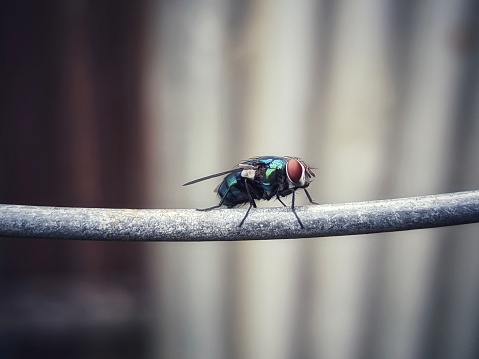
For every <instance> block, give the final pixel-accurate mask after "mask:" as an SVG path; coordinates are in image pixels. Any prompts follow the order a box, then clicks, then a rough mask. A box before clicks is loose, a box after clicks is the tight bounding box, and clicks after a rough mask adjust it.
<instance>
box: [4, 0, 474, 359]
mask: <svg viewBox="0 0 479 359" xmlns="http://www.w3.org/2000/svg"><path fill="white" fill-rule="evenodd" d="M478 5H479V3H478V2H477V1H476V0H440V1H432V0H430V1H421V2H419V1H402V0H386V1H379V0H363V1H349V2H348V1H333V0H319V1H314V0H298V1H288V0H279V1H267V0H265V1H233V0H180V1H160V0H157V1H155V0H140V1H136V2H132V1H108V0H101V1H88V0H72V1H49V2H35V1H32V0H27V1H21V2H8V3H7V2H4V4H2V5H1V6H0V49H1V55H0V73H1V85H0V146H1V147H0V202H2V203H15V204H33V205H58V206H86V207H130V208H194V207H207V206H212V205H214V204H215V203H217V202H216V201H217V199H216V197H215V194H214V193H213V192H212V190H213V188H214V187H215V186H216V185H217V183H218V181H217V180H210V181H206V182H203V183H199V184H197V185H195V186H190V187H185V188H184V187H181V184H182V183H184V182H186V181H188V180H191V179H194V178H197V177H201V176H204V175H207V174H211V173H215V172H219V171H223V170H226V169H229V168H231V167H232V166H233V165H235V164H236V163H237V162H238V161H240V160H243V159H245V158H248V157H251V156H256V155H269V154H275V155H294V156H300V157H301V158H303V159H304V160H306V161H307V162H308V163H310V164H311V165H313V166H314V167H317V168H318V169H317V170H316V173H317V177H316V180H315V182H313V184H312V185H311V186H310V193H311V194H312V196H313V197H314V198H315V199H316V200H318V201H319V202H321V203H339V202H351V201H360V200H374V199H382V198H394V197H404V196H415V195H426V194H435V193H442V192H449V191H461V190H470V189H478V188H479V166H478V163H479V101H478V99H479V87H478V82H479V53H478V50H479V42H478V39H479V38H478V35H479V30H478V29H479V6H478ZM302 200H303V202H302V203H303V204H305V203H306V202H307V201H305V200H304V198H303V199H302ZM265 205H277V203H271V204H265ZM252 215H254V214H252ZM246 225H247V223H246ZM478 278H479V227H478V225H468V226H461V227H455V228H444V229H430V230H419V231H411V232H404V233H392V234H377V235H364V236H354V237H337V238H322V239H298V240H275V241H251V242H238V243H225V242H219V243H107V242H75V241H61V240H56V241H53V240H29V239H8V238H3V239H1V240H0V357H1V358H197V359H201V358H205V359H214V358H262V359H264V358H274V359H281V358H338V359H342V358H477V357H479V305H478V304H479V280H478Z"/></svg>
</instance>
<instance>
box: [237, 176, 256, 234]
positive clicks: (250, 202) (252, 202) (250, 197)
mask: <svg viewBox="0 0 479 359" xmlns="http://www.w3.org/2000/svg"><path fill="white" fill-rule="evenodd" d="M244 185H245V187H246V192H247V193H248V199H249V208H248V210H247V211H246V214H245V215H244V217H243V219H242V220H241V222H240V224H239V226H238V227H241V226H242V225H243V223H244V221H245V220H246V217H248V214H249V211H250V210H251V207H254V208H256V202H255V201H254V198H253V196H251V192H250V190H249V186H248V181H247V180H246V179H245V181H244Z"/></svg>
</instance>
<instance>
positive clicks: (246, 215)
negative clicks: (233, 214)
mask: <svg viewBox="0 0 479 359" xmlns="http://www.w3.org/2000/svg"><path fill="white" fill-rule="evenodd" d="M251 207H253V205H252V204H251V203H250V205H249V208H248V210H247V211H246V214H245V215H244V217H243V219H242V220H241V222H240V224H239V226H238V227H241V226H242V225H243V223H244V221H245V219H246V217H248V213H249V210H250V209H251Z"/></svg>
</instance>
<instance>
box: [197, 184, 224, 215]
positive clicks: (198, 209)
mask: <svg viewBox="0 0 479 359" xmlns="http://www.w3.org/2000/svg"><path fill="white" fill-rule="evenodd" d="M230 189H231V187H230V188H228V190H227V191H226V193H225V195H224V196H223V198H221V201H220V203H219V204H217V205H216V206H213V207H208V208H197V209H196V210H197V211H202V212H206V211H211V210H212V209H215V208H220V207H221V206H222V205H223V202H224V201H225V198H226V196H227V195H228V193H229V192H230Z"/></svg>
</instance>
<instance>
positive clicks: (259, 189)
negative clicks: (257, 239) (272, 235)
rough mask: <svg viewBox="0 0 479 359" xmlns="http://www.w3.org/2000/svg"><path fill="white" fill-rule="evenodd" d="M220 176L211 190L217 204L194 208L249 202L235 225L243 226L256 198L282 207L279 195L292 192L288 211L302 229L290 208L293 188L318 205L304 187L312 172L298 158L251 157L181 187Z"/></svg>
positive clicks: (310, 178)
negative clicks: (271, 200)
mask: <svg viewBox="0 0 479 359" xmlns="http://www.w3.org/2000/svg"><path fill="white" fill-rule="evenodd" d="M223 175H226V176H225V177H224V178H223V181H222V182H221V183H220V184H219V185H218V186H217V187H216V189H215V192H217V193H218V196H219V197H220V202H219V204H218V205H216V206H213V207H209V208H204V209H198V210H199V211H209V210H212V209H214V208H219V207H221V206H226V207H228V208H233V207H236V206H240V205H244V204H247V203H249V208H248V210H247V211H246V214H245V216H244V217H243V219H242V220H241V222H240V224H239V227H241V226H242V225H243V223H244V221H245V220H246V217H248V214H249V211H250V210H251V207H255V208H256V202H255V201H256V200H262V199H263V200H267V201H269V200H270V199H271V198H276V199H277V200H278V201H279V202H280V203H281V204H282V205H283V206H285V207H286V204H284V202H283V201H282V200H281V197H286V196H289V195H292V196H293V197H292V202H291V210H292V211H293V213H294V215H295V216H296V219H297V220H298V223H299V225H300V227H301V228H304V226H303V223H302V222H301V220H300V219H299V217H298V214H297V213H296V210H295V208H294V197H295V193H296V190H298V189H300V188H301V189H303V190H304V192H305V194H306V196H307V197H308V200H309V202H310V203H312V204H318V203H316V202H315V201H313V199H312V198H311V195H310V194H309V192H308V191H307V190H306V187H308V186H309V184H310V182H311V181H312V180H313V177H315V174H314V172H313V171H312V168H311V167H310V166H309V165H308V164H307V163H306V162H304V161H303V160H302V159H300V158H298V157H289V156H284V157H276V156H262V157H253V158H250V159H248V160H246V161H243V162H241V163H239V164H238V165H237V166H236V167H235V168H233V169H231V170H229V171H225V172H220V173H215V174H213V175H209V176H206V177H202V178H198V179H196V180H193V181H190V182H187V183H185V184H184V185H183V186H188V185H191V184H194V183H197V182H201V181H204V180H207V179H210V178H215V177H219V176H223Z"/></svg>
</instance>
